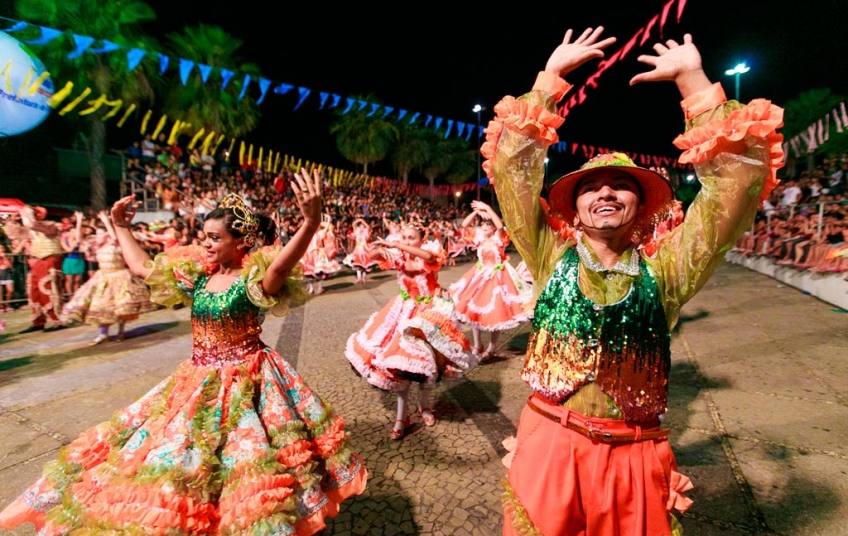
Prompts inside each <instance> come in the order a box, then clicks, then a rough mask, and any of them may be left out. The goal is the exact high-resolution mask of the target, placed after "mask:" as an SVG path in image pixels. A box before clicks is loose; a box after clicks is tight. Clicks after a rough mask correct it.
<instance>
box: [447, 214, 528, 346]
mask: <svg viewBox="0 0 848 536" xmlns="http://www.w3.org/2000/svg"><path fill="white" fill-rule="evenodd" d="M471 208H472V209H474V212H472V213H471V214H469V215H468V216H466V218H465V219H464V220H463V221H462V226H461V229H462V231H463V234H464V235H465V238H466V240H468V241H469V242H473V243H474V245H475V246H476V249H477V264H476V265H474V266H472V267H471V269H470V270H468V271H467V272H466V273H465V275H463V276H462V278H460V279H459V280H458V281H457V282H456V283H454V284H453V285H451V287H450V291H451V294H452V296H453V299H454V302H455V303H456V316H457V318H458V319H459V320H460V321H461V322H464V323H466V324H469V325H471V329H472V334H473V336H474V351H475V352H476V353H477V354H479V355H480V359H481V360H483V361H485V360H486V359H489V358H490V357H492V356H493V355H494V353H495V349H496V345H497V343H498V336H499V335H500V332H501V331H504V330H507V329H511V328H514V327H516V326H518V325H519V324H521V323H522V322H526V321H527V320H529V319H531V318H532V317H533V306H534V303H533V292H532V289H531V288H530V287H529V286H528V285H527V284H526V283H525V282H524V280H523V279H522V278H521V276H519V275H518V273H517V272H516V271H515V269H514V268H513V267H512V265H511V264H509V257H507V256H506V254H505V252H504V250H505V249H506V246H507V245H508V244H509V235H507V233H506V229H504V226H503V222H501V219H500V218H499V217H498V215H497V214H496V213H495V211H494V210H492V207H490V206H489V205H487V204H485V203H483V202H481V201H472V202H471ZM478 216H479V217H480V219H481V223H480V226H479V227H478V228H476V229H475V228H474V227H472V223H473V222H474V220H475V218H476V217H478ZM481 331H489V332H491V338H490V339H489V345H488V346H487V347H486V350H485V351H484V350H483V342H482V341H481V340H480V332H481Z"/></svg>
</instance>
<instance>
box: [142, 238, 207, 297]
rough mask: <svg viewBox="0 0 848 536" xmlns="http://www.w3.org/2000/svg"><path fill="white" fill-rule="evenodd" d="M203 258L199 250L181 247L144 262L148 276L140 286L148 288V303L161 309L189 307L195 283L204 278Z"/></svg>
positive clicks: (197, 247)
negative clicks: (147, 269) (154, 304)
mask: <svg viewBox="0 0 848 536" xmlns="http://www.w3.org/2000/svg"><path fill="white" fill-rule="evenodd" d="M205 258H206V251H204V249H203V248H202V247H200V246H181V247H175V248H171V249H169V250H168V252H167V253H160V254H158V255H156V257H154V259H153V260H152V261H147V262H146V263H145V266H146V267H147V268H149V269H150V270H151V272H150V274H148V276H147V277H146V278H145V279H144V282H145V283H146V284H147V286H149V287H150V301H152V302H153V303H158V304H159V305H164V306H165V307H176V306H177V305H181V304H182V305H190V304H191V301H192V300H193V299H194V285H195V283H196V282H197V280H198V278H200V277H201V276H203V275H205V274H206V266H205V265H204V263H203V261H204V259H205Z"/></svg>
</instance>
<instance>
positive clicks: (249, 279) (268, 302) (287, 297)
mask: <svg viewBox="0 0 848 536" xmlns="http://www.w3.org/2000/svg"><path fill="white" fill-rule="evenodd" d="M279 253H280V248H276V247H270V246H268V247H264V248H260V249H258V250H256V251H254V252H253V253H251V254H250V256H249V257H248V258H246V259H245V263H244V267H243V268H242V272H241V273H242V276H244V278H245V281H246V284H245V288H246V290H247V297H248V298H249V299H250V301H251V302H252V303H253V304H254V305H256V306H257V307H260V308H262V309H268V310H269V311H270V312H271V314H273V315H274V316H285V315H286V314H288V312H289V308H290V307H291V306H297V305H300V304H302V303H303V302H304V301H305V300H306V294H305V293H304V292H303V267H302V266H301V265H300V263H298V264H297V265H295V267H294V268H292V271H291V272H290V273H289V275H288V277H286V282H285V284H284V285H283V286H282V288H280V290H279V292H277V294H276V295H274V296H268V295H267V294H265V291H264V290H263V288H262V285H261V283H262V279H263V278H264V277H265V272H266V271H267V270H268V267H269V266H271V263H272V262H274V259H275V258H276V257H277V255H278V254H279Z"/></svg>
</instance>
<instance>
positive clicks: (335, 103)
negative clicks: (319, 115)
mask: <svg viewBox="0 0 848 536" xmlns="http://www.w3.org/2000/svg"><path fill="white" fill-rule="evenodd" d="M341 100H342V96H341V95H335V94H333V104H331V105H330V108H335V107H336V106H338V105H339V101H341Z"/></svg>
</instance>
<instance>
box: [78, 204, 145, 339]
mask: <svg viewBox="0 0 848 536" xmlns="http://www.w3.org/2000/svg"><path fill="white" fill-rule="evenodd" d="M80 216H81V215H80ZM98 217H99V218H100V221H102V222H103V225H104V226H105V231H104V230H98V231H97V233H96V234H95V240H96V242H95V243H94V248H95V255H96V258H97V265H98V269H97V271H96V272H94V275H93V276H92V277H91V279H89V280H88V281H86V283H85V284H84V285H83V286H81V287H80V288H79V290H77V292H75V293H74V295H73V297H72V298H71V299H70V301H68V303H66V304H65V307H64V308H63V309H62V316H63V319H64V320H65V321H66V322H81V323H82V322H87V323H89V324H95V325H96V326H97V327H99V328H100V333H99V334H98V335H97V337H96V338H95V339H94V341H93V344H100V343H102V342H105V341H107V340H109V326H111V325H112V324H118V334H117V335H116V336H115V340H116V341H119V342H120V341H122V340H124V338H125V337H126V335H125V334H124V325H125V324H126V323H127V322H129V321H130V320H135V319H136V318H138V316H139V315H140V314H143V313H147V312H149V311H153V310H155V309H156V304H154V303H153V302H151V301H150V291H149V290H148V289H147V286H145V284H144V283H142V282H141V280H139V279H138V278H136V277H135V276H133V274H132V273H131V272H130V270H129V269H128V268H127V265H126V264H125V263H124V259H123V257H122V255H121V247H120V246H119V245H118V236H117V234H116V232H115V228H114V227H113V226H112V220H110V219H109V215H108V214H106V212H105V211H101V212H100V213H99V214H98Z"/></svg>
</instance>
